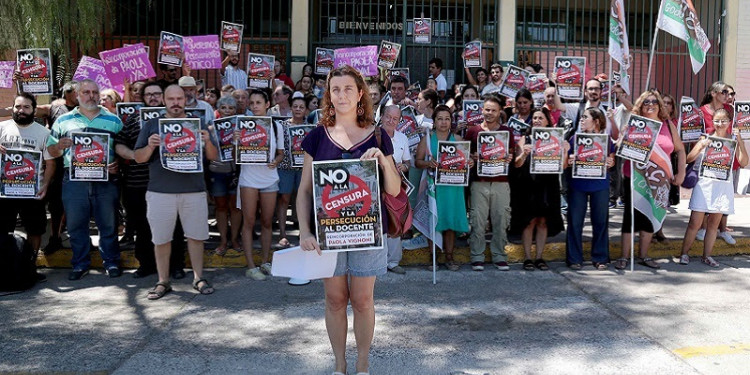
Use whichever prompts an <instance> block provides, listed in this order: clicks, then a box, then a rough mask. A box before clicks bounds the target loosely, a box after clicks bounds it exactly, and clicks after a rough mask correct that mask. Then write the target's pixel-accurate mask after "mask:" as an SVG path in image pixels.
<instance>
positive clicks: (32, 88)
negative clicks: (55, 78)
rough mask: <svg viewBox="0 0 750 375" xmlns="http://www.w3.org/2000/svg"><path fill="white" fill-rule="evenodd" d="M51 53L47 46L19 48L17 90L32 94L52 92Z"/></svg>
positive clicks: (17, 55) (17, 54) (17, 56)
mask: <svg viewBox="0 0 750 375" xmlns="http://www.w3.org/2000/svg"><path fill="white" fill-rule="evenodd" d="M51 56H52V55H51V54H50V52H49V48H34V49H20V50H18V51H16V64H17V65H18V71H19V73H20V74H21V79H20V80H19V86H18V91H19V92H25V93H29V94H33V95H51V94H52V87H53V83H52V57H51Z"/></svg>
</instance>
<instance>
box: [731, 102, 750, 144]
mask: <svg viewBox="0 0 750 375" xmlns="http://www.w3.org/2000/svg"><path fill="white" fill-rule="evenodd" d="M733 128H734V129H740V135H741V136H742V138H743V139H749V138H750V102H745V101H742V102H739V101H738V102H734V126H733Z"/></svg>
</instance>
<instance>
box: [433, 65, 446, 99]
mask: <svg viewBox="0 0 750 375" xmlns="http://www.w3.org/2000/svg"><path fill="white" fill-rule="evenodd" d="M428 69H429V71H430V76H429V77H428V78H432V79H434V80H435V82H437V90H436V91H437V93H438V96H439V97H440V99H443V98H444V97H445V91H446V90H447V89H448V83H447V82H446V80H445V76H444V75H443V60H442V59H440V58H439V57H433V58H432V60H430V64H429V66H428Z"/></svg>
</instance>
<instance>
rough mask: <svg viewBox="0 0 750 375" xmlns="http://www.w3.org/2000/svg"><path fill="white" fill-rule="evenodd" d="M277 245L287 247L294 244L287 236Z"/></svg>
mask: <svg viewBox="0 0 750 375" xmlns="http://www.w3.org/2000/svg"><path fill="white" fill-rule="evenodd" d="M276 245H277V246H278V247H280V248H282V249H286V248H287V247H290V246H292V244H290V243H289V240H287V239H286V238H282V239H280V240H279V242H278V243H277V244H276Z"/></svg>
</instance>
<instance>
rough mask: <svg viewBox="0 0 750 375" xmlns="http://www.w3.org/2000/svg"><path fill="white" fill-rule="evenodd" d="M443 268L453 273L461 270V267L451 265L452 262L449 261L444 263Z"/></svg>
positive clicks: (454, 264)
mask: <svg viewBox="0 0 750 375" xmlns="http://www.w3.org/2000/svg"><path fill="white" fill-rule="evenodd" d="M445 268H447V269H448V271H454V272H455V271H458V270H459V269H461V266H459V265H458V264H456V263H453V261H450V262H448V263H445Z"/></svg>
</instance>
